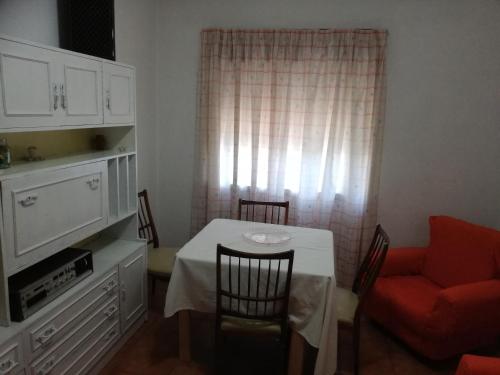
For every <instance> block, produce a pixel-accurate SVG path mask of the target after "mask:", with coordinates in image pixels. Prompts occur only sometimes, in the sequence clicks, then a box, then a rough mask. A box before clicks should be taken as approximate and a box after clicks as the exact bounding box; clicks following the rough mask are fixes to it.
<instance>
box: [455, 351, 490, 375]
mask: <svg viewBox="0 0 500 375" xmlns="http://www.w3.org/2000/svg"><path fill="white" fill-rule="evenodd" d="M455 375H500V358H492V357H480V356H477V355H470V354H465V355H464V356H462V359H461V360H460V364H459V365H458V369H457V372H456V373H455Z"/></svg>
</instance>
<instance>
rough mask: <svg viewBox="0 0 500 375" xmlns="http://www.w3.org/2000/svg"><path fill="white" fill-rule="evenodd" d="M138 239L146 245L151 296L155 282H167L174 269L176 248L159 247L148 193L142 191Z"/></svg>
mask: <svg viewBox="0 0 500 375" xmlns="http://www.w3.org/2000/svg"><path fill="white" fill-rule="evenodd" d="M138 196H139V209H138V213H137V216H138V218H139V237H141V238H144V239H146V240H147V243H148V275H149V276H150V277H151V284H152V285H151V294H152V295H154V294H155V289H156V280H163V281H169V280H170V276H171V275H172V270H173V268H174V260H175V254H176V253H177V251H179V248H177V247H160V241H159V239H158V232H157V231H156V226H155V223H154V220H153V214H152V212H151V206H150V205H149V199H148V191H147V190H146V189H144V190H143V191H140V192H139V194H138Z"/></svg>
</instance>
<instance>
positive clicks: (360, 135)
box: [192, 30, 386, 285]
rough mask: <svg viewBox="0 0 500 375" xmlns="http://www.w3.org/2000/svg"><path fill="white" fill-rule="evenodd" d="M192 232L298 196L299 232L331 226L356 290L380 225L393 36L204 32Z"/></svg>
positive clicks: (342, 278)
mask: <svg viewBox="0 0 500 375" xmlns="http://www.w3.org/2000/svg"><path fill="white" fill-rule="evenodd" d="M201 38H202V43H201V44H202V46H201V64H200V72H199V83H198V90H199V103H198V113H197V115H198V150H197V151H198V152H199V157H198V161H199V164H198V167H197V172H196V176H195V186H194V191H193V210H192V229H193V233H196V232H197V231H199V230H200V229H201V228H203V226H204V225H206V224H207V223H208V222H209V221H210V220H212V219H213V218H216V217H224V218H236V214H237V208H238V204H237V201H238V198H245V199H257V200H290V203H291V210H290V220H289V223H290V224H291V225H299V226H308V227H316V228H327V229H331V230H332V231H333V233H334V238H335V253H336V254H335V255H336V267H337V280H338V281H339V283H340V284H346V285H349V283H350V282H351V281H352V279H353V277H354V274H355V270H356V269H357V267H358V264H359V260H360V258H361V256H362V255H363V250H364V249H365V245H366V243H367V241H368V240H369V238H370V237H371V235H372V234H373V230H374V227H375V224H376V223H375V220H376V207H377V189H378V177H379V166H380V149H381V140H382V125H383V112H384V111H383V105H384V100H385V95H384V93H385V69H384V65H385V64H384V54H385V43H386V32H385V31H377V30H205V31H203V32H202V33H201Z"/></svg>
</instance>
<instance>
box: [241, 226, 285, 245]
mask: <svg viewBox="0 0 500 375" xmlns="http://www.w3.org/2000/svg"><path fill="white" fill-rule="evenodd" d="M243 237H245V238H246V239H248V240H250V241H252V242H255V243H261V244H267V245H271V244H278V243H283V242H286V241H288V240H290V238H292V236H291V235H290V233H288V232H285V231H284V230H279V229H274V230H272V229H264V228H263V229H255V230H251V231H248V232H245V233H243Z"/></svg>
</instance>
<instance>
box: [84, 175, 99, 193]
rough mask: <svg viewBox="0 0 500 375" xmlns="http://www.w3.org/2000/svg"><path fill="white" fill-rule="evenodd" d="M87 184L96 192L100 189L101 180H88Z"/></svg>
mask: <svg viewBox="0 0 500 375" xmlns="http://www.w3.org/2000/svg"><path fill="white" fill-rule="evenodd" d="M87 184H88V185H89V186H90V188H91V189H92V190H95V189H97V188H98V187H99V179H98V178H93V179H92V180H88V181H87Z"/></svg>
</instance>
